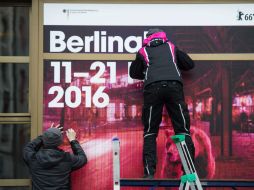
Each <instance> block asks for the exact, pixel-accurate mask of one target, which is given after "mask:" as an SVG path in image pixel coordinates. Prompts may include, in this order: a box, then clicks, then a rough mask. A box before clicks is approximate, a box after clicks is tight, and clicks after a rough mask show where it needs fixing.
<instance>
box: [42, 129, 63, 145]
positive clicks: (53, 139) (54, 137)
mask: <svg viewBox="0 0 254 190" xmlns="http://www.w3.org/2000/svg"><path fill="white" fill-rule="evenodd" d="M42 140H43V145H44V146H45V147H58V146H59V145H60V144H62V142H63V136H62V133H61V130H60V129H58V128H54V127H53V128H49V129H48V130H46V131H45V132H44V133H43V135H42Z"/></svg>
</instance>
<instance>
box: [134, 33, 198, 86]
mask: <svg viewBox="0 0 254 190" xmlns="http://www.w3.org/2000/svg"><path fill="white" fill-rule="evenodd" d="M193 67H194V62H193V61H192V59H191V58H190V57H189V56H188V55H187V54H186V53H185V52H183V51H181V50H179V49H178V48H177V47H175V46H174V44H172V43H171V42H170V41H168V39H167V37H166V34H165V33H164V32H158V33H155V34H152V35H151V36H149V37H148V38H147V39H145V40H144V43H143V47H142V48H141V49H140V50H139V51H138V53H137V54H136V59H135V60H134V61H133V62H132V63H131V66H130V77H131V78H133V79H140V80H144V86H146V85H148V84H151V83H153V82H156V81H163V80H176V81H180V82H182V77H181V72H180V70H190V69H192V68H193Z"/></svg>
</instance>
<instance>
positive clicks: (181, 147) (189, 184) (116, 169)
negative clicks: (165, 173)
mask: <svg viewBox="0 0 254 190" xmlns="http://www.w3.org/2000/svg"><path fill="white" fill-rule="evenodd" d="M171 138H172V139H173V141H174V143H175V144H176V147H177V150H178V152H179V155H180V158H181V161H182V165H183V168H184V171H185V175H183V176H182V177H181V183H180V186H179V190H188V189H189V188H191V190H203V189H202V186H201V183H200V180H199V178H198V175H197V172H196V170H195V166H194V164H193V162H192V159H191V156H190V153H189V150H188V148H187V145H186V143H185V135H175V136H172V137H171ZM112 148H113V190H120V141H119V138H118V137H114V138H113V139H112Z"/></svg>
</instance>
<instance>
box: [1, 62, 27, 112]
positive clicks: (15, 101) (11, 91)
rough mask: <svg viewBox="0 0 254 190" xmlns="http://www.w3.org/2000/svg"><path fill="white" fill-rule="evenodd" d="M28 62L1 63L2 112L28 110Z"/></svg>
mask: <svg viewBox="0 0 254 190" xmlns="http://www.w3.org/2000/svg"><path fill="white" fill-rule="evenodd" d="M28 69H29V65H28V64H20V63H16V64H13V63H8V64H7V63H0V86H1V88H0V113H26V112H28V85H29V78H28V77H29V75H28Z"/></svg>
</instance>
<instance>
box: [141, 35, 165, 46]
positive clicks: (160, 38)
mask: <svg viewBox="0 0 254 190" xmlns="http://www.w3.org/2000/svg"><path fill="white" fill-rule="evenodd" d="M167 41H168V38H167V35H166V33H165V32H156V33H154V34H152V35H150V36H149V37H148V38H146V39H144V41H143V46H158V45H161V44H163V43H165V42H167Z"/></svg>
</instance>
